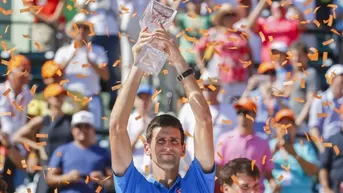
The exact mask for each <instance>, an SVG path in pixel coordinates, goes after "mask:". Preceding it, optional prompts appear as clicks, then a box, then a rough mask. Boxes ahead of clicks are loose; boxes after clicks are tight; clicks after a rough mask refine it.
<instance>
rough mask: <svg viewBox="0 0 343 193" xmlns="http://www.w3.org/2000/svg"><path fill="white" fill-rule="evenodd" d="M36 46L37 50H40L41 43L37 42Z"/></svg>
mask: <svg viewBox="0 0 343 193" xmlns="http://www.w3.org/2000/svg"><path fill="white" fill-rule="evenodd" d="M35 46H36V48H37V50H40V44H39V43H38V42H35Z"/></svg>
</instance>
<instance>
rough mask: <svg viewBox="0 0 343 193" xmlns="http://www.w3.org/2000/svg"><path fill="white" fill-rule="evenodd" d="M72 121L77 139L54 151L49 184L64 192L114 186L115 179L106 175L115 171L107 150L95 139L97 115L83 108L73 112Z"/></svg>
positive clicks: (49, 172) (69, 192)
mask: <svg viewBox="0 0 343 193" xmlns="http://www.w3.org/2000/svg"><path fill="white" fill-rule="evenodd" d="M71 125H72V135H73V138H74V141H73V142H70V143H67V144H64V145H62V146H60V147H58V148H57V149H56V150H55V151H54V153H53V154H52V157H51V159H50V163H49V167H51V168H53V169H51V170H49V171H48V174H47V182H48V184H49V185H50V186H51V187H58V189H59V192H61V193H71V192H73V193H83V192H95V191H96V190H97V187H98V185H101V186H102V187H105V188H111V187H112V185H113V183H112V180H111V179H108V178H106V177H107V176H111V175H112V172H111V169H110V167H111V166H110V165H111V160H110V157H109V153H108V152H107V150H106V149H104V148H101V147H100V146H99V145H97V144H96V143H95V141H96V140H95V139H96V135H95V128H94V115H93V114H92V113H91V112H87V111H80V112H78V113H76V114H74V115H73V118H72V121H71ZM64 182H68V183H64ZM100 192H104V191H100Z"/></svg>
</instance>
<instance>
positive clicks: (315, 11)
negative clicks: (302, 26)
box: [313, 6, 320, 14]
mask: <svg viewBox="0 0 343 193" xmlns="http://www.w3.org/2000/svg"><path fill="white" fill-rule="evenodd" d="M319 8H320V6H318V7H316V8H315V9H314V11H313V13H314V14H316V13H317V11H318V9H319Z"/></svg>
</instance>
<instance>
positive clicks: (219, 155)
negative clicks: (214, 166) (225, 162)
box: [217, 151, 224, 159]
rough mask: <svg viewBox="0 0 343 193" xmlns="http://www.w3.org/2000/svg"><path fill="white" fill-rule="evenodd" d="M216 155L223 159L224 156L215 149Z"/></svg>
mask: <svg viewBox="0 0 343 193" xmlns="http://www.w3.org/2000/svg"><path fill="white" fill-rule="evenodd" d="M217 155H218V156H219V157H220V159H224V157H223V156H222V155H221V154H220V153H219V152H218V151H217Z"/></svg>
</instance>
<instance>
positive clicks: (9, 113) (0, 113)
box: [0, 112, 12, 117]
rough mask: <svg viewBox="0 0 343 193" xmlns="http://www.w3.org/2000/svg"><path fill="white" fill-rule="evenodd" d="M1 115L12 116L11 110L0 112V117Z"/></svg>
mask: <svg viewBox="0 0 343 193" xmlns="http://www.w3.org/2000/svg"><path fill="white" fill-rule="evenodd" d="M2 116H12V112H0V117H2Z"/></svg>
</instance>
